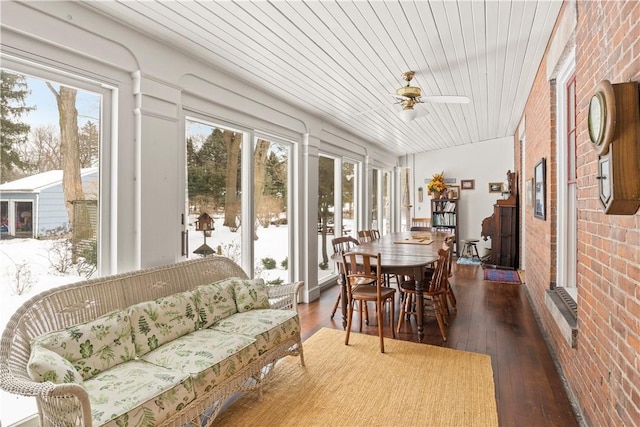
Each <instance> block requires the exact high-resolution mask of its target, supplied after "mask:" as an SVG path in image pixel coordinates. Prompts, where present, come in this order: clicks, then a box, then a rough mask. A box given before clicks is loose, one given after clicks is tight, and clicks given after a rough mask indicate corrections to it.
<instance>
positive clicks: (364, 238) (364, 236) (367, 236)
mask: <svg viewBox="0 0 640 427" xmlns="http://www.w3.org/2000/svg"><path fill="white" fill-rule="evenodd" d="M372 240H373V236H372V235H371V230H359V231H358V241H359V242H360V244H363V243H365V242H371V241H372Z"/></svg>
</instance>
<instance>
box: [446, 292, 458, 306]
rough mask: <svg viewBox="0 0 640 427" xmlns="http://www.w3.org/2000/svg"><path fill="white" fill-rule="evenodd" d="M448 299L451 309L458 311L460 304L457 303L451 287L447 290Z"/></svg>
mask: <svg viewBox="0 0 640 427" xmlns="http://www.w3.org/2000/svg"><path fill="white" fill-rule="evenodd" d="M447 298H448V299H449V303H451V309H452V310H453V311H454V312H455V311H457V310H458V306H457V304H458V302H457V301H456V294H454V293H453V289H451V286H449V289H447Z"/></svg>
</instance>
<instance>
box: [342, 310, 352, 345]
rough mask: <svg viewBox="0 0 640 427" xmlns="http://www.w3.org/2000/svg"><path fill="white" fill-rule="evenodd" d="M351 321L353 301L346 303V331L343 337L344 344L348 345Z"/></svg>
mask: <svg viewBox="0 0 640 427" xmlns="http://www.w3.org/2000/svg"><path fill="white" fill-rule="evenodd" d="M352 323H353V301H349V304H348V305H347V333H346V335H345V338H344V345H349V335H350V334H351V324H352Z"/></svg>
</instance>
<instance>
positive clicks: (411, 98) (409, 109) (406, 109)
mask: <svg viewBox="0 0 640 427" xmlns="http://www.w3.org/2000/svg"><path fill="white" fill-rule="evenodd" d="M414 75H415V72H414V71H406V72H404V73H402V78H403V79H404V80H406V82H407V85H406V86H403V87H401V88H399V89H397V90H396V93H394V94H392V96H393V97H394V98H395V99H396V104H400V105H401V106H402V110H400V112H399V113H398V115H399V116H400V118H401V119H402V120H403V121H405V122H410V121H412V120H413V119H415V118H416V117H417V116H418V112H417V111H416V109H415V108H414V107H415V106H416V105H417V104H421V103H424V102H431V103H448V104H468V103H469V102H470V100H469V98H467V97H466V96H449V95H429V96H422V91H421V90H420V88H419V87H416V86H411V80H412V79H413V76H414Z"/></svg>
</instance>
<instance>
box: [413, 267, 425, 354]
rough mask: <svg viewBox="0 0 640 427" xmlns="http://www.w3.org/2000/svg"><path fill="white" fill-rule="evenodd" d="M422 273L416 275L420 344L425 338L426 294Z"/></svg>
mask: <svg viewBox="0 0 640 427" xmlns="http://www.w3.org/2000/svg"><path fill="white" fill-rule="evenodd" d="M422 274H423V273H422V271H421V272H419V273H418V274H416V276H415V278H416V304H417V305H418V306H417V307H416V323H417V324H418V342H422V339H423V338H424V293H423V288H422V285H423V283H424V281H423V280H422Z"/></svg>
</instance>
